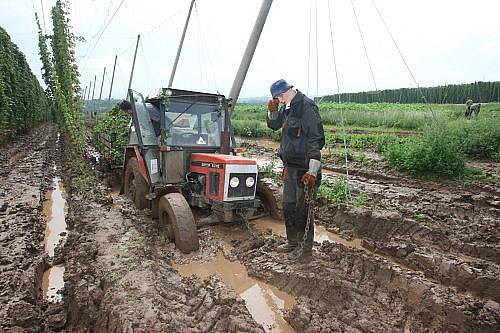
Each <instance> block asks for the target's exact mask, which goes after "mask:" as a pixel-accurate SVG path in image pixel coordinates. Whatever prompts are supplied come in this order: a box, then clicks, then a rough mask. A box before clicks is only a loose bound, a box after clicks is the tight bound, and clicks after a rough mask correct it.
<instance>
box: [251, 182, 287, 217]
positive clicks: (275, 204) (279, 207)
mask: <svg viewBox="0 0 500 333" xmlns="http://www.w3.org/2000/svg"><path fill="white" fill-rule="evenodd" d="M256 192H257V193H256V196H257V197H258V198H259V199H260V200H261V202H262V204H263V206H264V211H267V212H269V214H270V215H271V217H272V218H273V219H275V220H283V204H282V198H283V188H282V187H280V186H279V185H278V184H277V183H276V182H275V181H274V180H272V179H271V178H263V179H259V180H258V182H257V191H256Z"/></svg>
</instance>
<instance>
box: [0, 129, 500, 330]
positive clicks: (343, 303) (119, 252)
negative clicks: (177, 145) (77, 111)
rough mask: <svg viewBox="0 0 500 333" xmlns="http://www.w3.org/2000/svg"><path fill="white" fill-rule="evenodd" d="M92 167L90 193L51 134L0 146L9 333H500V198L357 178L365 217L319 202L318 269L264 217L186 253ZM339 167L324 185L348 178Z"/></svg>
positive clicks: (208, 236) (353, 179) (385, 176)
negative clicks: (55, 220) (282, 249)
mask: <svg viewBox="0 0 500 333" xmlns="http://www.w3.org/2000/svg"><path fill="white" fill-rule="evenodd" d="M58 147H59V148H58ZM259 149H260V148H259V147H258V148H255V147H251V146H250V149H249V152H248V154H250V155H252V154H254V155H259V156H262V155H265V154H263V153H262V150H259ZM265 149H266V154H268V153H269V154H268V155H267V156H272V154H273V149H275V147H274V146H272V144H270V146H269V147H267V148H265ZM88 151H89V152H92V149H88ZM94 155H95V154H89V156H88V159H87V163H89V164H90V165H91V166H92V168H91V169H92V170H93V171H92V172H93V175H94V177H95V182H96V183H95V187H96V188H95V193H94V195H93V197H92V196H85V197H83V196H81V195H79V194H78V193H77V189H78V186H79V183H78V182H77V181H76V179H77V176H78V171H77V170H76V169H72V163H71V161H72V160H73V159H74V156H73V155H72V152H71V149H70V148H69V147H67V146H66V142H65V140H64V138H63V137H61V140H60V142H58V141H57V129H56V128H55V127H54V126H50V125H47V126H42V127H39V128H37V129H35V130H34V131H32V132H31V133H29V134H28V135H26V136H23V137H20V138H19V139H18V140H17V142H16V143H15V144H14V145H12V147H11V148H6V149H4V150H0V194H1V197H0V247H1V252H0V286H1V288H0V332H3V331H6V332H24V331H27V332H53V331H59V332H291V331H296V332H499V331H500V305H499V303H498V302H499V301H500V296H499V290H500V284H499V281H498V279H499V276H500V269H499V264H500V262H499V256H498V254H499V245H498V244H499V243H498V239H499V228H498V223H499V220H500V219H499V216H498V213H499V209H500V207H499V202H500V200H499V196H500V193H499V189H498V188H496V187H495V186H491V185H490V186H487V185H481V184H479V185H476V186H474V187H457V186H453V185H450V184H445V183H440V182H427V181H418V180H413V179H410V178H407V177H404V176H401V175H395V174H391V173H387V172H385V171H383V170H378V169H369V168H368V169H358V170H357V169H354V170H353V174H351V175H350V177H349V182H350V184H351V185H352V187H353V189H354V193H366V194H367V196H368V202H367V205H366V206H365V207H357V206H352V205H339V204H333V203H329V202H325V201H320V202H319V203H318V207H317V214H316V215H317V223H318V226H317V228H316V235H315V251H314V252H313V256H312V259H311V260H310V262H307V261H298V262H296V261H290V260H289V259H288V258H287V256H286V254H281V253H278V252H276V247H277V246H278V245H280V244H283V243H284V242H285V241H286V240H285V238H284V225H283V222H282V221H280V220H277V219H273V218H270V217H267V218H262V219H259V220H255V221H252V222H251V226H250V230H247V228H246V226H244V225H242V224H239V223H236V224H231V225H224V226H212V227H205V228H201V229H199V230H198V233H199V236H200V250H199V251H197V252H194V253H191V254H189V255H185V254H182V253H181V252H180V251H178V250H177V249H176V248H175V245H174V244H172V243H170V242H169V241H167V240H166V239H165V238H164V236H163V235H162V234H161V233H160V231H159V228H158V224H157V222H156V221H155V220H154V219H153V218H152V216H151V215H152V214H151V211H150V210H147V209H146V210H143V211H138V210H137V209H136V208H135V207H133V205H132V203H131V202H130V200H128V199H127V198H126V197H124V196H123V195H120V194H119V186H117V179H118V180H119V179H120V175H119V173H117V170H116V169H113V170H109V169H107V168H105V167H104V166H103V165H104V164H103V163H102V162H103V161H102V160H100V159H97V160H96V159H95V156H94ZM54 162H55V163H56V166H57V168H56V169H54V168H53V165H54ZM98 162H101V163H98ZM495 167H496V166H491V168H493V169H494V168H495ZM331 169H333V170H334V171H333V172H331V173H329V174H328V176H327V179H333V178H334V177H338V176H339V174H341V170H335V168H334V167H332V168H331ZM340 169H341V168H340ZM325 174H326V173H325ZM56 177H59V178H60V181H59V188H63V189H64V190H65V192H66V195H65V199H66V210H64V209H63V215H64V220H65V222H66V224H67V230H66V232H64V231H61V230H60V229H57V230H58V231H55V232H53V234H58V235H61V232H63V235H62V236H63V237H66V238H65V240H64V239H63V240H62V241H60V240H59V239H58V240H57V241H55V242H51V243H54V244H57V245H56V246H55V247H54V256H53V257H52V256H51V255H49V253H47V252H46V250H45V248H44V243H43V240H44V238H45V232H46V225H47V223H46V222H47V221H49V220H51V217H54V213H55V212H56V209H54V208H52V209H50V214H44V198H52V201H54V197H53V195H52V194H53V193H54V192H57V189H58V186H57V184H56V183H54V179H55V178H56ZM56 179H57V178H56ZM266 181H267V182H269V184H273V190H272V191H271V192H272V193H273V194H277V195H278V196H279V191H280V190H281V187H280V185H279V184H278V183H275V182H274V181H273V180H270V179H268V180H266ZM12 184H16V186H13V185H12ZM61 186H62V187H61ZM50 191H53V192H52V194H51V193H50ZM275 192H276V193H275ZM62 197H63V195H62V194H61V198H62ZM46 202H48V200H46ZM47 205H48V203H46V204H45V213H47V209H48V208H47ZM51 207H52V205H51ZM58 207H60V205H59V206H58ZM63 207H64V206H63ZM47 215H50V216H47ZM277 215H278V216H275V217H278V218H279V215H280V214H277ZM61 276H62V277H63V279H62V280H61V279H60V277H61ZM61 284H63V287H62V290H61V291H59V292H57V289H58V288H59V287H58V286H61ZM44 295H45V297H44Z"/></svg>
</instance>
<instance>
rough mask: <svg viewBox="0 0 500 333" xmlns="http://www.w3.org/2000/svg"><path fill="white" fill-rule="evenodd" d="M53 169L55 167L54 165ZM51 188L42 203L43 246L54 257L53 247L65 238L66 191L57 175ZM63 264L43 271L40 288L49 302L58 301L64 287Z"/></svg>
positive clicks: (60, 298)
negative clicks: (43, 221)
mask: <svg viewBox="0 0 500 333" xmlns="http://www.w3.org/2000/svg"><path fill="white" fill-rule="evenodd" d="M54 170H56V167H55V166H54ZM52 186H53V189H52V190H50V191H48V192H47V193H46V196H45V198H46V201H45V202H44V203H43V211H44V215H45V218H46V221H47V222H46V223H47V224H46V227H45V237H44V239H43V242H42V244H43V247H44V248H45V251H46V252H47V254H48V255H49V257H54V251H55V248H56V247H57V246H58V245H59V244H60V243H62V242H64V241H65V240H66V237H67V233H68V232H67V225H66V214H67V212H68V208H67V204H66V193H65V191H64V186H63V183H62V182H61V179H60V178H59V177H55V178H54V179H53V181H52ZM63 277H64V266H62V265H57V266H53V267H50V268H49V269H48V270H46V271H45V272H44V273H43V278H42V289H43V295H44V297H45V298H46V299H47V300H48V301H50V302H60V301H61V300H62V296H61V294H59V293H58V292H59V291H60V290H61V289H62V288H63V287H64V279H63Z"/></svg>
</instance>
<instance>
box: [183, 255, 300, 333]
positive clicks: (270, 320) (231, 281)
mask: <svg viewBox="0 0 500 333" xmlns="http://www.w3.org/2000/svg"><path fill="white" fill-rule="evenodd" d="M173 267H174V268H175V269H176V270H177V271H178V272H179V273H180V274H181V275H182V276H191V275H196V276H197V277H199V278H201V279H204V280H205V279H207V278H209V277H210V276H212V275H214V274H215V275H217V276H219V277H220V278H221V279H222V281H223V282H224V283H226V284H227V285H228V286H230V287H231V288H233V289H234V291H235V292H236V293H237V294H238V295H239V296H240V297H241V298H243V300H244V301H245V305H246V307H247V309H248V310H249V311H250V313H251V314H252V316H253V318H255V320H256V321H257V322H259V323H261V324H262V325H263V327H264V329H265V331H266V332H293V330H292V328H291V327H290V326H289V325H288V323H287V322H286V321H285V320H284V319H283V312H284V311H285V310H289V309H291V307H292V306H293V305H295V299H294V298H293V297H292V296H290V295H288V294H287V293H285V292H282V291H280V290H279V289H277V288H276V287H272V286H270V285H268V284H266V283H264V282H261V281H257V280H255V279H254V278H251V277H249V276H248V272H247V270H246V268H245V266H243V265H242V264H241V263H239V262H236V261H232V262H231V261H229V260H228V259H226V258H225V257H224V254H223V253H222V252H219V253H218V254H217V256H216V257H215V258H214V259H213V260H209V261H204V262H201V263H200V262H196V261H195V262H190V263H188V264H181V265H179V264H175V263H174V265H173Z"/></svg>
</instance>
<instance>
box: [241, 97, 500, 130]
mask: <svg viewBox="0 0 500 333" xmlns="http://www.w3.org/2000/svg"><path fill="white" fill-rule="evenodd" d="M319 107H320V113H321V117H322V119H323V123H324V125H325V126H326V127H328V126H342V124H343V126H344V127H345V126H348V127H349V128H353V127H354V128H356V127H359V128H365V129H366V128H378V129H382V128H384V129H395V130H396V129H397V130H403V131H404V130H412V131H414V130H417V131H420V130H422V129H423V128H424V127H425V126H426V125H429V124H432V123H434V122H436V121H448V120H455V119H460V118H463V113H464V109H465V106H464V105H461V104H432V105H426V104H392V103H369V104H359V103H341V104H338V103H330V102H329V103H321V104H320V105H319ZM431 108H432V111H431ZM266 113H267V106H266V105H265V104H240V105H237V106H236V109H235V111H234V114H233V119H234V120H253V121H262V122H264V121H265V119H266ZM342 116H343V121H342ZM480 117H481V118H491V117H496V118H498V117H500V103H484V104H482V106H481V113H480Z"/></svg>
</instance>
